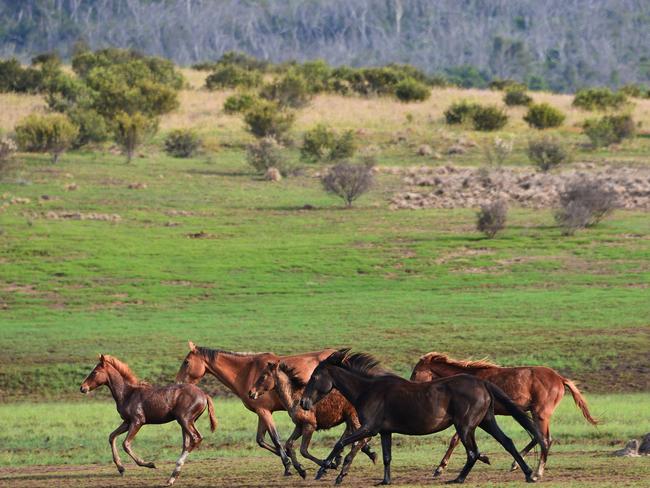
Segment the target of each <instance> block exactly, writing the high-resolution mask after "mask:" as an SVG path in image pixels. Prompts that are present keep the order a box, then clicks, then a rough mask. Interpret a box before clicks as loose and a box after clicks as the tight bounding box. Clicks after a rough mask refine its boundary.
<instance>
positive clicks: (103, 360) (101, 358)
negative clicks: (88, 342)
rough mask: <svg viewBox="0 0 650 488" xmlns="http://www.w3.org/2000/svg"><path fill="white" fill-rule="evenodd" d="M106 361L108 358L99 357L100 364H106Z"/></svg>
mask: <svg viewBox="0 0 650 488" xmlns="http://www.w3.org/2000/svg"><path fill="white" fill-rule="evenodd" d="M105 361H106V356H104V355H103V354H100V355H99V362H100V363H103V362H105Z"/></svg>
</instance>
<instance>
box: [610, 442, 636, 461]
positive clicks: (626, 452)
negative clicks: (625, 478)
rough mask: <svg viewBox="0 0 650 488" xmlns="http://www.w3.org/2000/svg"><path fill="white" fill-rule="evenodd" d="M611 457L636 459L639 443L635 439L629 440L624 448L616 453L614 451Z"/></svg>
mask: <svg viewBox="0 0 650 488" xmlns="http://www.w3.org/2000/svg"><path fill="white" fill-rule="evenodd" d="M612 456H618V457H638V456H639V441H638V440H636V439H630V440H629V441H627V444H625V447H624V448H623V449H619V450H618V451H614V452H613V453H612Z"/></svg>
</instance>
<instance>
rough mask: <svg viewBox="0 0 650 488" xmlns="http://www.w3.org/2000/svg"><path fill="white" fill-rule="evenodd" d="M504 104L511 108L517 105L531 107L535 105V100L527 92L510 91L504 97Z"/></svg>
mask: <svg viewBox="0 0 650 488" xmlns="http://www.w3.org/2000/svg"><path fill="white" fill-rule="evenodd" d="M503 102H504V103H505V104H506V105H508V106H509V107H514V106H517V105H522V106H525V107H527V106H529V105H530V104H531V103H533V98H532V97H531V96H530V95H528V94H527V93H526V90H519V89H509V90H507V91H506V94H505V95H504V96H503Z"/></svg>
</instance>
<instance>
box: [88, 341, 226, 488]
mask: <svg viewBox="0 0 650 488" xmlns="http://www.w3.org/2000/svg"><path fill="white" fill-rule="evenodd" d="M102 385H106V386H108V388H109V390H111V394H112V395H113V398H114V399H115V404H116V406H117V411H118V412H119V414H120V417H122V420H123V422H122V424H121V425H120V426H119V427H118V428H117V429H115V430H114V431H113V432H111V435H110V436H108V442H109V443H110V445H111V451H112V452H113V462H114V463H115V465H116V466H117V470H118V471H119V473H120V474H124V466H123V465H122V461H121V460H120V456H119V454H118V453H117V447H116V446H115V439H116V438H117V436H119V435H120V434H123V433H124V432H127V431H128V434H127V435H126V439H124V443H123V444H122V446H123V447H124V450H125V451H126V452H127V454H128V455H129V456H131V457H132V458H133V460H134V461H135V463H136V464H137V465H138V466H143V467H145V468H155V467H156V466H155V465H154V463H148V462H145V461H143V460H142V459H141V458H140V457H138V456H137V455H136V454H135V453H134V452H133V451H132V450H131V441H133V438H134V437H135V436H136V434H137V433H138V431H139V430H140V428H141V427H142V426H143V425H145V424H166V423H168V422H171V421H173V420H176V421H177V422H178V423H179V424H180V426H181V430H182V431H183V451H182V452H181V456H180V457H179V458H178V461H177V462H176V467H175V468H174V471H173V472H172V475H171V476H170V478H169V480H168V481H167V484H168V485H172V484H174V481H176V478H177V477H178V475H179V474H180V472H181V468H182V467H183V464H185V460H186V459H187V456H188V454H189V453H190V452H192V451H193V450H194V449H196V448H197V447H198V446H199V444H200V443H201V441H202V440H203V437H202V436H201V433H200V432H199V431H198V429H197V428H196V426H195V425H194V422H196V419H198V418H199V417H200V416H201V414H203V412H204V411H205V409H206V408H207V409H208V413H209V415H210V429H211V430H212V431H213V432H214V429H216V427H217V418H216V417H215V415H214V405H213V403H212V399H211V398H210V397H209V396H208V395H206V394H205V393H203V391H201V389H200V388H198V387H196V386H194V385H170V386H164V387H161V388H154V387H152V386H151V385H149V384H147V383H144V382H141V381H138V378H136V376H135V375H134V374H133V372H132V371H131V369H130V368H129V366H128V365H127V364H126V363H123V362H122V361H120V360H119V359H117V358H114V357H112V356H109V355H107V354H102V355H101V356H100V357H99V363H97V366H95V368H94V369H93V370H92V371H91V372H90V374H89V375H88V377H87V378H86V379H85V380H84V381H83V383H81V387H80V388H79V389H80V390H81V393H88V392H89V391H92V390H94V389H95V388H98V387H100V386H102Z"/></svg>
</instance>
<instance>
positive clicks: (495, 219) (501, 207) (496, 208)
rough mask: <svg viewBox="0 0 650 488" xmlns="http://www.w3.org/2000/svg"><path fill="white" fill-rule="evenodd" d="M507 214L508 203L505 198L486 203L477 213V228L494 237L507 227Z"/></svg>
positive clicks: (490, 237) (489, 236)
mask: <svg viewBox="0 0 650 488" xmlns="http://www.w3.org/2000/svg"><path fill="white" fill-rule="evenodd" d="M507 216H508V205H507V204H506V202H505V201H504V200H494V201H492V202H489V203H485V204H483V205H481V210H480V211H479V212H478V213H477V214H476V229H477V230H478V231H479V232H483V233H484V234H485V235H486V236H487V237H488V238H489V239H492V238H493V237H494V236H495V235H497V232H499V231H501V230H503V229H504V228H505V226H506V217H507Z"/></svg>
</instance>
